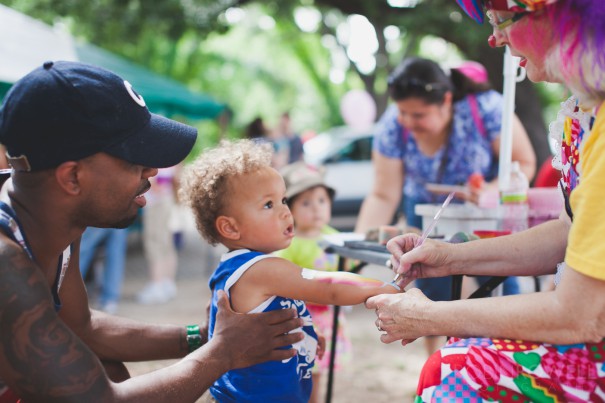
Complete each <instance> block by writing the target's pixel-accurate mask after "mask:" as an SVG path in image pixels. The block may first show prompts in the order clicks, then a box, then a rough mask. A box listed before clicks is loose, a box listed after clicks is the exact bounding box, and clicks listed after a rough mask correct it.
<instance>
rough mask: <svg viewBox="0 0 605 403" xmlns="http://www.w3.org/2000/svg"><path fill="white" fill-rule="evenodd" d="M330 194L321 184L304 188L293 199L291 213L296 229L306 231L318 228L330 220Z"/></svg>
mask: <svg viewBox="0 0 605 403" xmlns="http://www.w3.org/2000/svg"><path fill="white" fill-rule="evenodd" d="M331 207H332V203H331V201H330V195H329V194H328V191H327V190H326V188H325V187H323V186H316V187H314V188H311V189H309V190H305V191H304V192H302V193H301V194H299V195H298V196H296V199H295V200H294V203H293V204H292V215H293V216H294V222H295V223H296V231H299V232H306V231H313V230H320V229H321V228H323V227H324V226H325V225H327V224H328V223H329V222H330V218H331V211H330V210H331Z"/></svg>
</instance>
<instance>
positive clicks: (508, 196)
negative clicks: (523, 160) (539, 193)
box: [500, 161, 529, 232]
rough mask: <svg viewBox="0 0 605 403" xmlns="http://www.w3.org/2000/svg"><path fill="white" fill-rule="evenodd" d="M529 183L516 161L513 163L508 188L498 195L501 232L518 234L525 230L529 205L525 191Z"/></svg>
mask: <svg viewBox="0 0 605 403" xmlns="http://www.w3.org/2000/svg"><path fill="white" fill-rule="evenodd" d="M528 189H529V181H528V180H527V177H526V176H525V174H524V173H523V171H521V167H520V166H519V162H518V161H513V162H512V164H511V170H510V180H509V181H508V187H507V188H505V189H502V191H501V193H500V208H501V213H500V220H501V221H500V229H501V230H503V231H511V232H519V231H523V230H526V229H527V227H528V225H527V222H528V221H527V220H528V213H529V205H528V203H527V190H528Z"/></svg>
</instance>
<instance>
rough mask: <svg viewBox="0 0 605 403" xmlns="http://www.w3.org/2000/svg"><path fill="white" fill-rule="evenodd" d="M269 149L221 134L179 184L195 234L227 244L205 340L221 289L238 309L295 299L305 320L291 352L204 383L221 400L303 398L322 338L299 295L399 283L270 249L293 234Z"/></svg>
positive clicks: (325, 300) (319, 299) (343, 293)
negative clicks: (308, 264) (307, 264)
mask: <svg viewBox="0 0 605 403" xmlns="http://www.w3.org/2000/svg"><path fill="white" fill-rule="evenodd" d="M271 156H272V150H271V148H270V146H269V145H268V144H264V145H263V144H258V143H255V142H253V141H250V140H240V141H237V142H227V141H223V142H221V143H220V144H219V146H217V147H216V148H213V149H210V150H206V151H205V152H204V153H202V154H201V155H200V156H199V157H198V158H197V159H196V160H195V161H194V162H193V163H192V164H190V165H188V166H187V167H186V168H185V173H184V176H183V185H182V188H181V190H180V192H179V195H180V196H181V198H182V200H183V201H185V202H186V203H187V204H188V205H189V206H191V208H192V210H193V213H194V215H195V217H196V223H197V227H198V230H199V231H200V233H201V235H202V237H203V238H204V239H205V240H206V241H208V242H209V243H210V244H212V245H216V244H218V243H220V244H222V245H224V246H225V247H227V249H228V252H227V253H226V254H225V255H223V257H222V258H221V263H220V264H219V266H218V268H217V269H216V270H215V271H214V273H213V274H212V276H211V277H210V281H209V285H210V289H211V290H212V304H211V307H210V320H209V332H208V334H209V340H210V341H209V342H210V343H212V341H213V340H214V337H215V334H214V325H215V320H216V313H217V302H218V301H219V300H218V296H219V295H220V292H226V293H227V294H228V296H229V301H230V303H231V306H232V307H233V308H234V309H235V310H236V311H237V312H241V313H246V314H249V313H255V312H265V311H273V310H282V309H286V308H289V307H295V308H296V309H297V311H298V314H299V316H300V317H301V318H302V319H303V320H304V326H303V329H302V333H303V334H304V339H303V341H301V342H300V343H297V344H296V345H294V347H295V348H296V349H297V351H298V355H297V356H296V357H293V358H291V359H288V360H283V361H282V362H279V363H278V362H271V363H265V364H259V365H254V366H251V367H249V368H245V369H239V370H234V371H229V372H227V373H226V374H225V375H223V376H221V378H220V379H219V380H217V381H216V382H215V383H214V385H213V386H212V387H211V388H210V392H211V393H212V396H213V397H214V398H215V399H216V400H217V401H220V402H242V401H257V402H277V401H281V402H301V403H302V402H305V403H306V402H308V400H309V398H310V394H311V389H312V368H313V364H314V361H315V357H316V355H317V354H318V346H321V345H319V344H318V337H317V334H316V332H315V330H314V329H313V321H312V318H311V315H310V314H309V310H308V309H307V307H306V305H305V301H310V302H313V303H316V304H323V305H333V304H338V305H353V304H359V303H362V302H364V301H365V300H366V299H367V298H368V297H369V296H371V295H377V294H380V293H395V292H399V291H400V290H399V288H398V287H396V286H394V285H393V284H392V283H388V284H387V283H384V282H382V281H380V280H374V279H369V278H364V277H361V276H358V275H356V274H353V273H346V272H325V271H320V270H312V269H309V268H302V267H300V266H297V265H295V264H294V263H292V262H289V261H287V260H285V259H282V258H279V257H276V256H272V255H271V253H273V252H275V251H278V250H281V249H284V248H286V247H288V246H289V245H290V242H291V240H292V237H293V236H294V223H293V219H292V214H291V213H290V209H289V208H288V204H287V198H286V186H285V184H284V179H283V178H282V177H281V175H280V174H279V172H277V171H276V170H275V169H274V168H272V167H271V165H270V163H271ZM237 347H238V346H234V348H236V349H237ZM319 355H321V349H320V350H319Z"/></svg>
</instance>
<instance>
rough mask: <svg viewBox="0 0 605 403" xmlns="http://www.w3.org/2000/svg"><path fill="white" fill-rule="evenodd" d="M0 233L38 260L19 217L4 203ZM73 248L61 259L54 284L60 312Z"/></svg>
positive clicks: (53, 290) (54, 299)
mask: <svg viewBox="0 0 605 403" xmlns="http://www.w3.org/2000/svg"><path fill="white" fill-rule="evenodd" d="M0 231H2V232H4V233H5V234H6V235H7V236H8V237H9V238H10V239H12V240H13V241H15V242H17V243H18V244H19V245H20V246H21V248H23V250H24V251H25V253H27V255H28V256H29V258H30V259H31V260H33V261H34V262H35V261H36V259H35V258H34V254H33V253H32V251H31V249H30V247H29V245H28V244H27V241H26V239H25V236H24V234H23V232H22V231H21V225H20V224H19V220H18V219H17V215H16V214H15V211H14V210H13V209H12V207H11V206H9V205H8V204H6V203H4V202H0ZM71 248H72V245H69V246H68V247H67V248H66V249H65V250H64V251H63V253H62V254H61V256H60V257H59V262H58V264H57V274H56V276H55V281H54V284H53V288H52V290H51V293H52V296H53V301H54V303H55V310H57V311H59V309H61V299H60V298H59V289H60V288H61V283H62V282H63V278H64V277H65V271H66V270H67V266H69V258H70V257H71Z"/></svg>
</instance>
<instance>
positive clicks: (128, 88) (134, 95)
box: [124, 80, 145, 107]
mask: <svg viewBox="0 0 605 403" xmlns="http://www.w3.org/2000/svg"><path fill="white" fill-rule="evenodd" d="M124 86H125V87H126V91H128V94H129V95H130V98H132V99H134V102H136V103H137V104H139V105H141V106H143V107H144V106H145V100H144V99H143V97H142V96H140V95H139V94H137V93H136V92H134V90H133V89H132V84H130V83H129V82H128V81H126V80H124Z"/></svg>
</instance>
